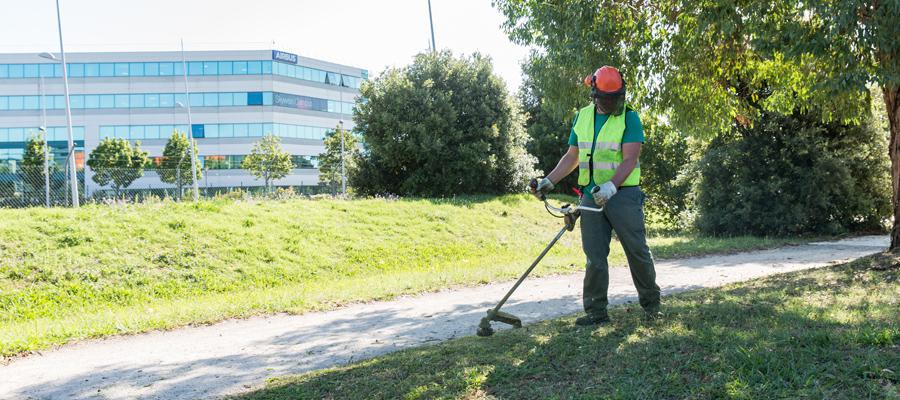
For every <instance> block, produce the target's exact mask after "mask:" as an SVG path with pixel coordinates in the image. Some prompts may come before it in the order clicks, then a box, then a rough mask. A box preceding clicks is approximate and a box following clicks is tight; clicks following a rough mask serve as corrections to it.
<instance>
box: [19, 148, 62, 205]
mask: <svg viewBox="0 0 900 400" xmlns="http://www.w3.org/2000/svg"><path fill="white" fill-rule="evenodd" d="M45 146H47V142H46V141H44V140H43V139H38V138H37V137H31V138H29V139H28V142H26V143H25V154H24V155H23V156H22V176H23V178H24V179H25V183H26V184H27V185H28V186H29V187H31V189H32V191H33V198H37V197H40V196H43V195H44V190H45V189H44V186H45V183H46V182H45V179H44V178H45V177H44V156H45V155H44V151H45V150H46V149H45ZM49 163H50V165H48V166H47V169H48V172H50V173H52V171H53V170H54V169H55V165H53V159H52V158H51V159H50V160H49Z"/></svg>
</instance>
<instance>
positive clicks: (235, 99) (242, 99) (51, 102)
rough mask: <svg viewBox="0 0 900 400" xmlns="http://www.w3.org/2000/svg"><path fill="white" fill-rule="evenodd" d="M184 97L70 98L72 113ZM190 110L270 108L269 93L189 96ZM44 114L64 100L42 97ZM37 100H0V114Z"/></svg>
mask: <svg viewBox="0 0 900 400" xmlns="http://www.w3.org/2000/svg"><path fill="white" fill-rule="evenodd" d="M185 99H186V97H185V94H184V93H145V94H73V95H71V96H69V101H70V102H71V106H72V108H73V109H91V108H172V107H178V103H181V104H186V103H187V102H186V101H185ZM190 100H191V101H190V104H191V107H220V106H263V105H272V92H226V93H191V95H190ZM44 107H45V108H46V109H48V110H54V109H57V110H58V109H64V108H66V100H65V96H61V95H49V96H44ZM40 109H41V96H0V111H16V110H40Z"/></svg>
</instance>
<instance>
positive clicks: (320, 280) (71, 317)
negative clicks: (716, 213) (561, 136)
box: [0, 195, 803, 356]
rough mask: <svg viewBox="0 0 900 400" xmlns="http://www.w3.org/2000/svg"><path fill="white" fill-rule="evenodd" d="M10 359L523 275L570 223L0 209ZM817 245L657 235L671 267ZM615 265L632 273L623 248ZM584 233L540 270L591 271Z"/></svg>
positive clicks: (381, 208) (256, 210)
mask: <svg viewBox="0 0 900 400" xmlns="http://www.w3.org/2000/svg"><path fill="white" fill-rule="evenodd" d="M0 221H2V222H0V356H10V355H15V354H18V353H21V352H25V351H30V350H36V349H42V348H46V347H49V346H52V345H57V344H62V343H66V342H69V341H72V340H78V339H84V338H91V337H100V336H104V335H112V334H123V333H134V332H141V331H146V330H151V329H158V328H170V327H175V326H179V325H185V324H191V323H206V322H212V321H217V320H222V319H225V318H230V317H242V316H248V315H252V314H259V313H273V312H291V313H297V312H304V311H309V310H317V309H327V308H330V307H334V306H335V305H339V304H344V303H348V302H357V301H368V300H373V299H386V298H390V297H392V296H396V295H401V294H411V293H417V292H422V291H428V290H436V289H440V288H445V287H448V286H453V285H470V284H478V283H485V282H490V281H495V280H502V279H510V278H513V277H515V276H517V275H518V274H519V273H521V271H522V269H523V267H524V266H525V265H527V264H528V263H529V262H530V261H531V259H532V258H533V257H534V256H536V255H537V253H538V252H539V251H540V250H541V249H542V248H543V247H544V246H545V244H546V242H547V241H548V240H549V239H550V238H551V237H552V236H553V235H554V234H555V232H556V231H557V230H558V229H559V228H560V227H561V223H560V220H557V219H553V218H551V217H549V216H548V215H547V214H546V212H545V211H544V210H543V208H542V207H541V205H540V203H538V202H536V201H534V200H533V199H531V198H529V197H526V196H521V195H520V196H503V197H472V198H464V199H455V200H428V199H408V200H399V201H396V200H394V201H392V200H384V199H369V200H352V201H344V200H318V201H311V200H286V201H260V202H234V201H230V200H218V201H204V202H201V203H198V204H191V203H182V204H179V203H171V202H165V203H157V204H141V205H127V206H102V205H92V206H87V207H82V208H80V209H77V210H72V209H59V208H57V209H41V208H32V209H24V210H10V209H3V210H0ZM802 240H803V239H766V238H752V237H738V238H705V237H696V236H692V235H663V236H657V237H653V238H652V239H651V240H650V246H651V248H652V249H653V251H654V253H655V255H656V256H657V257H658V258H672V257H683V256H693V255H699V254H707V253H714V252H723V251H734V250H748V249H755V248H763V247H773V246H778V245H783V244H786V243H793V242H799V241H802ZM610 257H611V263H612V264H613V265H616V264H618V265H624V264H625V258H624V255H623V253H622V250H621V248H620V247H619V246H617V245H614V246H613V250H612V254H611V256H610ZM582 260H583V255H582V253H581V250H580V237H579V234H578V232H577V230H576V232H573V233H571V234H567V235H566V236H564V237H563V239H562V240H561V242H560V243H559V244H558V245H557V246H556V247H555V248H554V249H553V251H552V252H551V253H550V254H549V255H548V256H547V258H546V259H545V261H544V262H543V263H542V265H541V267H540V268H538V269H537V270H536V271H535V273H536V274H537V275H544V274H552V273H560V272H572V271H577V270H580V269H581V268H582Z"/></svg>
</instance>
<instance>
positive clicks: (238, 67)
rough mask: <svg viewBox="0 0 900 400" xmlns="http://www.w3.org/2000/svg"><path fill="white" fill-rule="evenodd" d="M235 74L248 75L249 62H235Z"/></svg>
mask: <svg viewBox="0 0 900 400" xmlns="http://www.w3.org/2000/svg"><path fill="white" fill-rule="evenodd" d="M234 73H235V75H247V62H246V61H235V62H234Z"/></svg>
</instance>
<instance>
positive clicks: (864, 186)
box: [696, 113, 891, 235]
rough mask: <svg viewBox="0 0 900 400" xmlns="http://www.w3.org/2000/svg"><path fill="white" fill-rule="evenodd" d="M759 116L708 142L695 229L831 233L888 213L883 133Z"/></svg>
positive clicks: (803, 118)
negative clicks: (751, 123) (752, 123)
mask: <svg viewBox="0 0 900 400" xmlns="http://www.w3.org/2000/svg"><path fill="white" fill-rule="evenodd" d="M820 118H821V117H820V116H818V115H815V114H799V113H794V114H792V115H778V114H772V113H764V114H762V115H761V116H760V118H759V119H757V120H756V121H755V123H754V125H753V126H752V127H738V128H735V129H734V130H733V131H732V132H731V133H730V134H728V135H723V136H720V137H718V138H716V139H714V140H713V141H712V142H711V143H710V145H709V146H708V148H707V149H706V151H705V154H704V156H703V158H702V159H701V160H700V164H699V171H700V182H699V185H698V193H697V210H698V212H699V216H698V218H697V221H696V222H697V227H698V228H699V230H700V231H701V232H702V233H706V234H717V235H718V234H726V235H739V234H753V235H796V234H837V233H843V232H848V231H858V230H869V229H880V228H881V224H882V221H883V220H884V219H885V218H887V217H888V216H889V215H890V211H891V209H890V177H889V174H888V173H889V171H890V168H889V165H888V164H889V161H888V158H887V150H886V147H887V146H886V137H885V135H884V133H883V132H881V131H879V130H877V129H874V128H873V127H872V125H871V124H868V123H866V124H862V125H845V124H839V123H828V124H825V123H822V122H820V121H821V120H820Z"/></svg>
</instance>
